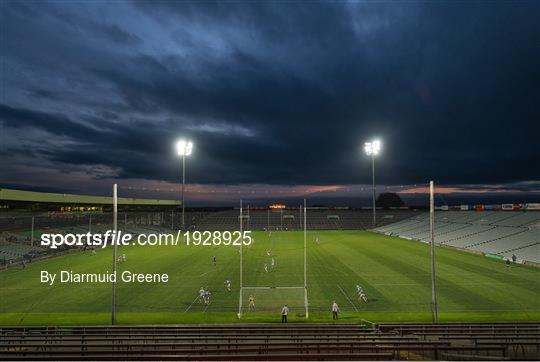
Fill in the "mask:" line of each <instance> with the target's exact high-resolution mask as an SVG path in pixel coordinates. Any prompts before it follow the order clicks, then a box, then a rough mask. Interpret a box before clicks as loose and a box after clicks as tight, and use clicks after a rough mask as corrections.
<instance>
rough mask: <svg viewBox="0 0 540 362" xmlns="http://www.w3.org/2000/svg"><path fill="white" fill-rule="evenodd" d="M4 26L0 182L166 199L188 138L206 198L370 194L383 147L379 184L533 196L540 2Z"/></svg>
mask: <svg viewBox="0 0 540 362" xmlns="http://www.w3.org/2000/svg"><path fill="white" fill-rule="evenodd" d="M0 9H1V13H0V24H1V25H0V32H1V34H0V35H1V44H0V52H1V58H2V67H1V71H0V83H1V94H0V127H1V128H0V132H1V136H0V137H1V138H0V152H1V161H0V167H1V168H2V173H1V176H0V182H7V181H9V182H13V180H14V178H17V179H20V180H18V181H20V182H21V183H23V184H24V182H25V181H26V180H24V172H22V173H21V169H20V165H21V164H24V165H28V167H37V166H41V167H43V166H46V167H47V169H48V170H50V171H58V172H62V173H64V177H65V179H66V180H69V178H70V174H69V173H70V170H74V171H78V170H81V169H84V170H85V171H84V172H86V173H87V174H88V177H89V178H92V177H94V178H103V177H106V178H109V177H110V178H111V179H120V180H122V179H126V180H127V179H130V180H131V179H140V180H146V181H148V182H154V181H155V182H174V181H175V180H177V178H178V173H179V171H178V170H179V160H178V157H177V156H176V155H175V154H174V142H175V140H176V139H177V138H178V137H181V136H182V137H188V138H190V139H193V140H194V142H195V151H194V154H193V157H192V158H191V159H190V160H189V177H190V180H192V181H193V182H196V183H198V184H223V185H238V184H272V185H347V184H355V183H358V184H362V183H369V182H370V180H371V173H370V172H371V169H370V160H369V159H368V158H367V157H365V155H363V154H362V144H363V142H364V141H367V140H370V139H371V138H373V137H380V138H381V139H382V140H383V144H384V149H383V152H382V154H381V155H380V157H379V160H378V162H377V170H378V180H379V181H380V182H382V183H384V184H386V185H400V184H401V185H402V184H415V183H425V182H426V181H427V180H430V179H434V180H437V182H439V183H441V184H445V185H463V184H466V185H471V184H482V185H486V184H491V185H493V184H503V183H508V184H510V183H520V182H530V181H535V180H540V167H538V165H539V164H540V142H539V135H540V106H539V105H540V27H539V25H538V24H540V3H539V2H537V1H530V2H528V1H520V2H509V1H501V2H497V1H495V2H398V3H391V2H210V1H205V2H187V1H178V2H175V1H162V2H161V1H151V2H150V1H134V2H120V1H119V2H112V3H105V2H39V3H37V2H24V1H17V2H14V1H13V2H11V1H3V2H2V5H1V8H0ZM93 170H95V171H93ZM104 170H106V171H104ZM30 174H32V175H34V173H29V175H30ZM32 177H34V176H32ZM76 179H77V180H78V181H80V175H77V178H76ZM56 181H57V180H56V178H55V179H50V180H48V179H47V177H46V176H44V178H43V180H40V182H41V183H42V184H44V185H46V184H47V183H53V182H56ZM525 184H527V183H525ZM531 184H533V185H537V183H531ZM49 186H53V185H49ZM83 189H84V187H83ZM83 191H84V190H83Z"/></svg>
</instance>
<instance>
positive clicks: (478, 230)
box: [374, 211, 540, 264]
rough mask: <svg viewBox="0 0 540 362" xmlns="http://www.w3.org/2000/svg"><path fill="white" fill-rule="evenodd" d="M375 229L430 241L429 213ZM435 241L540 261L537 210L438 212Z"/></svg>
mask: <svg viewBox="0 0 540 362" xmlns="http://www.w3.org/2000/svg"><path fill="white" fill-rule="evenodd" d="M374 230H375V231H378V232H381V233H384V234H387V235H395V236H400V237H404V238H407V239H413V240H419V241H423V242H428V241H429V214H427V213H423V214H420V215H417V216H415V217H412V218H409V219H407V220H402V221H399V222H396V223H392V224H390V225H383V226H379V227H377V228H375V229H374ZM435 242H436V243H439V244H442V245H449V246H452V247H457V248H461V249H465V250H472V251H478V252H482V253H485V254H493V255H498V256H500V257H503V258H511V257H512V255H516V257H517V259H518V260H520V261H526V262H533V263H536V264H540V212H538V211H513V212H504V211H440V212H436V213H435Z"/></svg>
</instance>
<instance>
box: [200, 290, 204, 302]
mask: <svg viewBox="0 0 540 362" xmlns="http://www.w3.org/2000/svg"><path fill="white" fill-rule="evenodd" d="M204 293H205V290H204V288H203V287H201V289H199V302H200V303H204Z"/></svg>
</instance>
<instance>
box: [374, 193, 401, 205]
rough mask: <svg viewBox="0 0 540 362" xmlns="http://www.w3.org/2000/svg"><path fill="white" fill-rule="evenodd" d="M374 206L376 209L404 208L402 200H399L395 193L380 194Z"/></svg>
mask: <svg viewBox="0 0 540 362" xmlns="http://www.w3.org/2000/svg"><path fill="white" fill-rule="evenodd" d="M376 205H377V206H378V207H382V208H384V209H388V208H390V207H401V206H405V203H404V202H403V200H401V197H399V195H398V194H396V193H395V192H385V193H382V194H380V195H379V197H377V203H376Z"/></svg>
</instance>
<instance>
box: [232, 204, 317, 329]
mask: <svg viewBox="0 0 540 362" xmlns="http://www.w3.org/2000/svg"><path fill="white" fill-rule="evenodd" d="M303 209H304V210H303V211H304V215H303V220H301V223H303V229H304V233H303V239H304V240H303V241H304V253H303V259H304V262H303V264H304V265H303V285H301V286H244V281H243V245H240V250H239V251H240V277H239V280H240V282H239V285H240V293H239V298H238V299H239V300H238V314H237V316H238V318H242V314H243V313H242V307H243V298H244V290H245V289H247V290H273V289H275V290H297V291H298V292H300V293H301V291H302V290H303V294H304V295H303V304H304V310H305V312H304V315H305V318H306V319H307V318H309V307H308V294H307V206H306V200H305V199H304V206H303ZM300 212H302V205H300ZM239 218H240V232H241V233H242V232H243V220H244V217H243V207H242V200H240V216H239ZM281 231H283V230H281Z"/></svg>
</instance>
